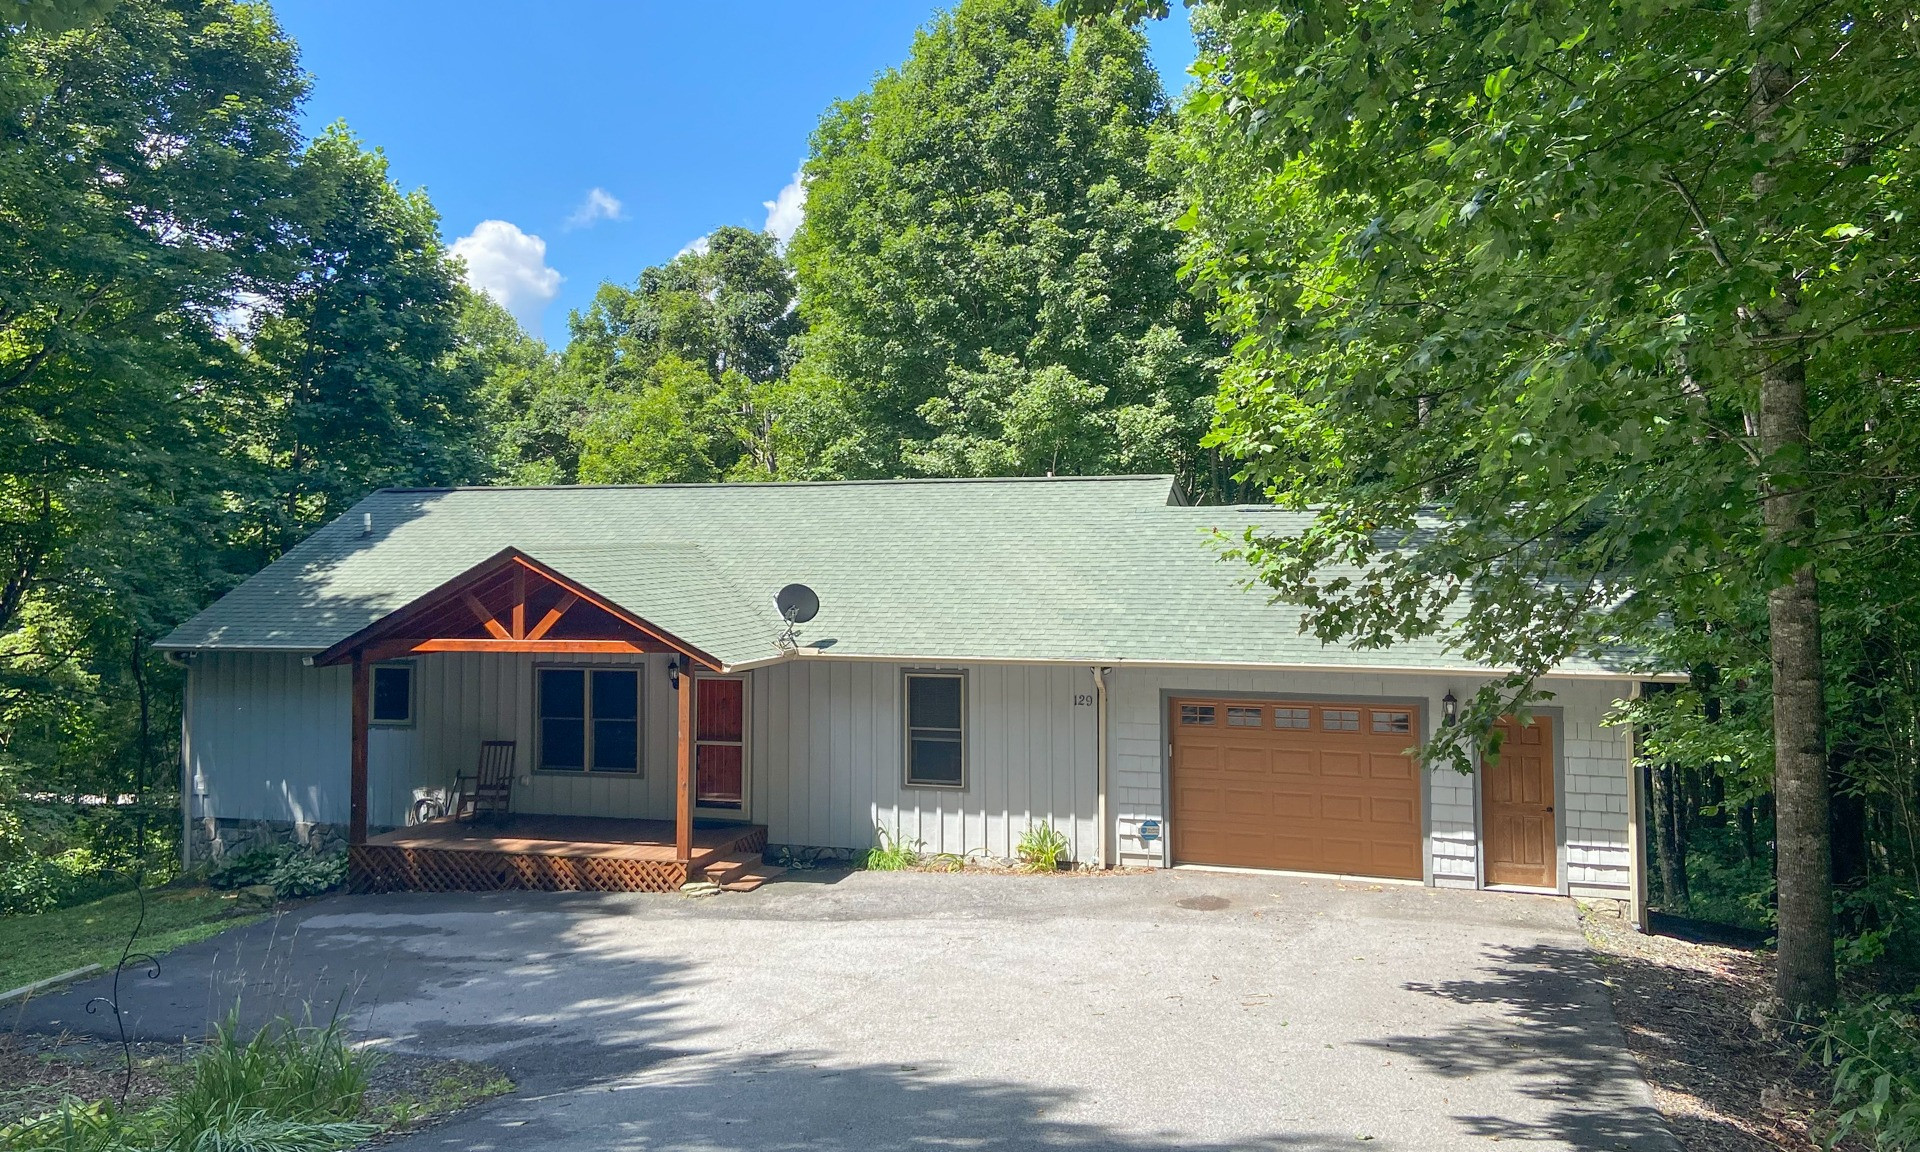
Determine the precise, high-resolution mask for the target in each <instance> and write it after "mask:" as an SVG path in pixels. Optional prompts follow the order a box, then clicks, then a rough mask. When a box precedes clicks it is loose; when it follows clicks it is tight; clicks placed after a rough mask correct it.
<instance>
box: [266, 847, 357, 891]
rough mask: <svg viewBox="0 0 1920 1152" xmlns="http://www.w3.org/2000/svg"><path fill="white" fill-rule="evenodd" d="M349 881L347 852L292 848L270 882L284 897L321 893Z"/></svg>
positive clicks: (268, 879) (268, 874) (270, 877)
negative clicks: (319, 852)
mask: <svg viewBox="0 0 1920 1152" xmlns="http://www.w3.org/2000/svg"><path fill="white" fill-rule="evenodd" d="M346 882H347V854H346V853H345V852H335V853H333V854H332V855H328V856H316V855H314V854H313V853H311V852H292V853H289V854H288V855H287V858H286V859H284V860H282V861H281V862H280V863H279V865H278V866H277V867H275V868H274V870H273V871H272V872H269V873H267V883H269V884H271V885H273V894H274V895H275V896H278V897H280V898H281V899H283V900H297V899H299V898H301V897H303V896H318V895H320V893H322V892H326V891H330V890H332V889H334V888H338V887H340V885H342V884H345V883H346Z"/></svg>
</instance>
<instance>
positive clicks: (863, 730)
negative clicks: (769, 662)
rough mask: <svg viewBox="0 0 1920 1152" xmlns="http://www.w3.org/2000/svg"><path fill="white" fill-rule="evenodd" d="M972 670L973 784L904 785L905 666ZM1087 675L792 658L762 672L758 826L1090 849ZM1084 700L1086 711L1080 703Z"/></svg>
mask: <svg viewBox="0 0 1920 1152" xmlns="http://www.w3.org/2000/svg"><path fill="white" fill-rule="evenodd" d="M909 670H912V671H929V672H950V671H960V672H964V673H965V674H966V678H967V687H966V693H967V698H966V787H965V788H964V789H959V790H955V789H943V788H909V787H907V786H906V783H905V755H906V754H905V745H906V730H905V707H904V701H903V700H902V693H903V691H904V677H905V674H906V672H908V671H909ZM1092 693H1093V674H1092V671H1091V669H1089V668H1087V667H1085V666H1067V665H1036V664H1012V665H1008V664H975V665H904V664H891V663H881V662H876V661H865V660H860V661H853V660H848V661H836V660H795V661H789V662H786V663H782V664H777V665H774V666H772V667H768V668H761V669H757V670H755V671H754V672H753V673H752V674H751V683H750V685H749V687H748V700H747V706H748V708H749V710H750V712H751V716H752V721H751V725H750V731H749V755H750V757H751V759H752V763H753V767H754V770H753V774H752V779H751V780H750V781H749V785H748V786H749V788H750V790H751V794H752V818H753V819H754V820H755V821H756V822H758V823H761V824H765V825H766V826H767V839H768V841H769V842H770V843H774V844H786V845H802V846H808V847H821V848H847V849H856V850H857V849H862V848H866V847H868V846H870V845H872V844H874V843H875V842H876V829H881V830H884V831H885V832H886V833H887V834H888V835H892V834H894V833H895V832H896V831H897V832H898V833H899V835H900V837H901V838H902V839H903V840H904V841H906V842H907V844H909V845H917V846H918V848H919V850H920V851H922V852H927V853H941V852H951V853H954V854H956V855H967V854H969V853H972V854H984V855H988V856H995V857H1001V858H1006V857H1011V856H1012V855H1013V854H1014V849H1015V846H1016V845H1018V843H1019V841H1020V836H1021V834H1022V833H1024V832H1025V831H1026V830H1027V829H1028V828H1029V827H1031V826H1034V825H1038V824H1041V823H1049V824H1052V825H1053V826H1054V827H1056V828H1058V829H1059V830H1060V831H1062V832H1064V833H1066V835H1067V838H1068V840H1069V841H1070V842H1071V855H1072V857H1073V858H1074V859H1076V860H1091V859H1092V858H1093V856H1094V852H1095V839H1096V836H1095V827H1094V822H1095V819H1096V812H1097V806H1096V799H1095V789H1096V786H1097V785H1096V772H1097V765H1096V764H1095V762H1094V726H1095V719H1094V718H1095V713H1096V709H1095V708H1094V707H1093V706H1092V703H1091V700H1092ZM1076 700H1079V701H1081V702H1080V703H1076V702H1075V701H1076Z"/></svg>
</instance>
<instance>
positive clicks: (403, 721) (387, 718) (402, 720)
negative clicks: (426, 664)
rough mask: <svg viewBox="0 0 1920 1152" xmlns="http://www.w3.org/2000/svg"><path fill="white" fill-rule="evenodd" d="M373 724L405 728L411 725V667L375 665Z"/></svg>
mask: <svg viewBox="0 0 1920 1152" xmlns="http://www.w3.org/2000/svg"><path fill="white" fill-rule="evenodd" d="M372 696H373V699H372V704H373V714H372V715H371V716H370V717H368V719H369V720H371V721H372V722H373V723H375V724H388V725H392V726H393V727H396V728H399V727H405V726H406V725H408V724H411V723H413V665H411V664H375V665H374V666H373V688H372Z"/></svg>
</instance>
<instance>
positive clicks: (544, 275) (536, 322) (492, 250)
mask: <svg viewBox="0 0 1920 1152" xmlns="http://www.w3.org/2000/svg"><path fill="white" fill-rule="evenodd" d="M451 251H452V253H453V255H455V256H458V257H459V258H460V259H462V260H464V261H466V262H467V284H468V286H469V287H472V288H474V289H475V290H477V291H480V292H485V293H486V294H487V295H489V296H491V297H493V298H494V299H495V300H496V301H498V302H499V304H500V306H501V307H502V308H505V309H506V310H507V311H509V312H511V313H513V315H514V318H515V319H517V320H519V321H520V326H521V327H523V328H525V329H526V330H527V331H529V332H531V333H533V334H534V335H536V336H537V335H539V333H540V313H541V312H542V310H544V309H545V308H546V306H547V302H548V301H549V300H552V299H553V297H554V294H555V293H557V292H559V291H560V273H558V272H556V271H554V270H553V269H551V268H549V267H547V242H546V241H545V240H542V239H540V237H538V236H529V235H527V234H526V233H525V232H522V231H520V229H519V228H517V227H515V226H514V225H512V224H509V223H508V222H506V221H505V220H482V221H480V223H479V224H477V225H475V226H474V229H473V231H471V232H469V233H467V234H466V235H465V236H462V237H460V239H458V240H455V241H454V242H453V246H452V248H451Z"/></svg>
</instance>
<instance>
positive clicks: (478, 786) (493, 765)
mask: <svg viewBox="0 0 1920 1152" xmlns="http://www.w3.org/2000/svg"><path fill="white" fill-rule="evenodd" d="M513 749H514V742H513V741H511V740H487V741H483V742H482V743H481V745H480V764H479V767H478V768H477V769H475V771H474V772H473V773H472V774H468V773H465V772H462V773H461V774H460V775H459V777H457V779H456V782H455V784H454V795H453V818H454V819H455V820H461V821H471V820H475V819H477V818H479V817H480V816H482V815H487V816H491V817H493V818H494V819H496V820H505V819H506V818H507V811H508V807H509V804H510V803H511V801H512V799H513Z"/></svg>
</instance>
